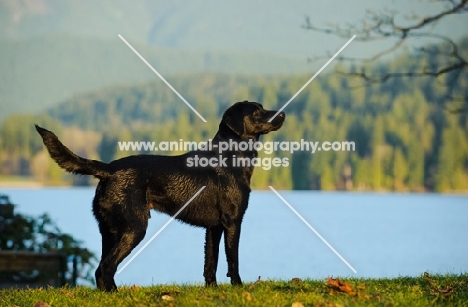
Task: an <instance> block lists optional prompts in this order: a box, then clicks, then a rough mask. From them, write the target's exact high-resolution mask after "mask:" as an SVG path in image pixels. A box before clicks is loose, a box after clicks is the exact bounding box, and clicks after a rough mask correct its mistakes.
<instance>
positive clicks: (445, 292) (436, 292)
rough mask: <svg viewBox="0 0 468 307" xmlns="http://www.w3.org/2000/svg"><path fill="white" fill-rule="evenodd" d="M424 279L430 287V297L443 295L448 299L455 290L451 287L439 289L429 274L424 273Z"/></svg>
mask: <svg viewBox="0 0 468 307" xmlns="http://www.w3.org/2000/svg"><path fill="white" fill-rule="evenodd" d="M424 278H425V279H426V281H427V283H428V284H429V285H430V286H431V288H432V289H431V294H432V295H439V294H441V295H443V296H445V297H450V296H451V295H452V294H453V293H454V292H455V288H454V287H451V286H445V287H443V288H442V287H440V286H439V285H438V284H437V282H436V281H435V280H433V279H432V278H431V276H430V275H429V273H427V272H424Z"/></svg>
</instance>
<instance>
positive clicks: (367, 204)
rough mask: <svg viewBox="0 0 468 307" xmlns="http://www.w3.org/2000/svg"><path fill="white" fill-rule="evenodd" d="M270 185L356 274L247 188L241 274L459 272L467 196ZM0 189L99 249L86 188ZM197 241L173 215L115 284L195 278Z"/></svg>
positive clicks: (271, 200) (272, 199)
mask: <svg viewBox="0 0 468 307" xmlns="http://www.w3.org/2000/svg"><path fill="white" fill-rule="evenodd" d="M279 192H280V194H281V195H282V196H283V197H284V198H285V199H286V200H287V201H288V202H289V203H290V204H291V205H292V206H293V207H294V208H295V209H296V210H297V211H298V212H299V213H300V214H301V215H302V216H303V217H304V219H305V220H306V221H308V223H309V224H310V225H311V226H312V227H313V228H314V229H315V230H316V231H317V232H318V233H319V234H320V235H321V236H322V237H323V238H324V239H325V240H326V241H327V242H328V243H329V244H330V245H331V246H332V247H333V248H334V249H335V250H336V251H337V253H339V254H340V255H341V256H342V257H343V259H345V260H346V261H347V262H348V263H349V265H350V266H352V267H353V268H354V269H355V270H356V271H357V273H354V272H353V271H352V269H351V268H350V267H348V266H347V265H346V264H345V263H344V262H343V261H342V260H341V259H340V258H339V257H338V256H337V255H336V254H335V253H334V252H333V251H332V250H331V249H330V248H329V247H328V246H327V245H326V244H325V243H324V242H323V241H322V240H320V239H319V237H318V236H317V235H316V234H315V233H314V232H312V230H310V229H309V228H308V227H307V226H306V225H305V224H304V223H303V222H302V221H301V220H300V219H299V218H298V217H297V216H296V215H295V214H294V213H293V212H292V211H291V209H289V208H288V207H287V206H286V205H285V204H284V203H283V202H282V201H281V200H280V199H279V198H278V197H277V196H276V195H275V194H274V193H273V192H271V191H258V192H257V191H256V192H253V193H252V195H251V199H250V204H249V209H248V210H247V213H246V215H245V219H244V222H243V228H242V234H241V243H240V256H239V257H240V273H241V276H242V278H243V279H244V280H245V281H253V280H256V279H257V278H258V276H261V278H262V279H279V278H281V279H291V278H294V277H300V278H308V277H309V278H325V277H327V276H347V277H349V276H356V277H396V276H419V275H421V274H422V273H423V272H425V271H427V272H429V273H441V274H445V273H455V274H458V273H466V272H468V227H467V226H468V196H465V195H440V194H380V193H379V194H378V193H341V192H290V191H279ZM0 193H1V194H3V193H5V194H7V195H9V196H10V199H11V200H12V202H13V203H15V204H18V207H17V210H18V212H21V213H24V214H28V215H39V214H42V213H44V212H47V213H49V214H50V215H51V216H52V218H53V219H54V220H55V221H56V222H57V224H58V225H59V227H60V229H61V230H62V231H63V232H66V233H70V234H72V235H73V236H74V237H76V238H77V239H81V240H83V241H84V242H85V246H86V247H88V248H89V249H90V250H92V251H94V252H95V253H96V254H97V255H98V256H100V243H101V238H100V234H99V231H98V228H97V224H96V221H95V220H94V217H93V215H92V212H91V200H92V198H93V195H94V189H93V188H66V189H54V188H46V189H9V190H5V189H3V190H0ZM168 219H169V217H168V216H166V215H162V214H159V213H157V212H154V211H153V212H152V218H151V219H150V223H149V227H148V231H147V235H146V238H145V240H144V241H143V242H142V243H140V245H139V246H138V247H137V248H136V249H135V251H134V253H135V252H136V251H137V250H138V249H139V248H140V247H141V246H143V244H144V243H145V242H146V241H147V240H149V239H150V238H151V236H153V234H155V233H156V232H157V231H158V230H159V229H160V228H161V227H162V226H163V225H164V224H165V223H166V222H167V221H168ZM203 248H204V230H203V229H201V228H195V227H190V226H188V225H184V224H181V223H179V222H177V221H174V222H173V223H171V224H169V226H168V227H167V228H166V229H165V230H164V231H163V232H162V233H161V234H160V235H159V236H158V237H157V238H156V239H155V240H154V241H153V242H151V243H150V244H149V245H148V247H147V248H145V249H144V250H143V252H141V254H140V255H139V256H138V257H137V258H135V260H134V261H133V262H132V263H131V264H130V265H128V266H127V267H126V268H125V269H124V270H123V271H122V273H120V274H118V275H116V283H117V284H118V285H123V284H138V285H151V284H158V283H172V282H176V283H186V282H189V283H203ZM220 251H221V252H220V261H219V267H218V281H221V282H228V281H229V280H228V279H227V277H225V276H226V271H227V268H226V260H225V256H224V246H223V245H222V246H221V247H220ZM132 255H133V254H132ZM129 258H130V257H128V258H127V259H126V260H125V261H124V263H125V262H126V261H127V260H128V259H129ZM120 267H122V265H121V266H120Z"/></svg>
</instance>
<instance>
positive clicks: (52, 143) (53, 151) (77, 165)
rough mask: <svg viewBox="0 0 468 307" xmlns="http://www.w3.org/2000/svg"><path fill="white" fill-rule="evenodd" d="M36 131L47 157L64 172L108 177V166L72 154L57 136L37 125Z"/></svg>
mask: <svg viewBox="0 0 468 307" xmlns="http://www.w3.org/2000/svg"><path fill="white" fill-rule="evenodd" d="M35 126H36V130H37V132H38V133H39V134H40V135H41V137H42V141H43V142H44V145H45V147H46V148H47V151H48V152H49V155H50V156H51V157H52V159H53V160H54V161H55V162H56V163H57V164H58V165H59V166H60V167H61V168H63V169H64V170H66V171H67V172H70V173H74V174H81V175H90V176H94V177H97V178H99V179H103V178H106V177H108V176H109V175H110V171H109V164H107V163H104V162H101V161H96V160H88V159H84V158H82V157H79V156H77V155H76V154H74V153H73V152H72V151H71V150H70V149H68V148H67V147H66V146H65V145H63V144H62V142H60V140H59V139H58V138H57V136H56V135H55V134H54V133H53V132H52V131H49V130H47V129H44V128H42V127H40V126H38V125H37V124H36V125H35Z"/></svg>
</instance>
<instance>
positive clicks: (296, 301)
mask: <svg viewBox="0 0 468 307" xmlns="http://www.w3.org/2000/svg"><path fill="white" fill-rule="evenodd" d="M341 281H342V282H344V283H345V284H347V285H349V286H350V287H351V288H352V292H350V293H351V294H349V293H346V292H340V291H339V290H337V291H335V290H333V289H331V285H330V284H329V283H327V281H326V280H292V281H269V280H267V281H258V282H255V283H246V284H245V285H244V286H242V287H233V286H230V285H224V284H223V285H220V286H218V287H216V288H205V287H204V286H202V285H158V286H151V287H139V286H131V287H120V288H119V291H118V292H116V293H103V292H100V291H99V290H97V289H95V288H89V287H77V288H68V287H64V288H49V289H26V290H18V289H6V290H0V305H1V306H30V307H33V306H34V305H35V304H36V303H38V302H44V303H46V304H47V305H42V306H51V307H54V306H112V307H118V306H297V307H300V306H323V307H328V306H389V307H390V306H468V274H464V275H458V276H457V275H446V276H441V275H437V276H430V277H429V276H428V275H427V276H421V277H399V278H394V279H342V280H341ZM351 288H349V287H348V289H351ZM353 292H354V293H353Z"/></svg>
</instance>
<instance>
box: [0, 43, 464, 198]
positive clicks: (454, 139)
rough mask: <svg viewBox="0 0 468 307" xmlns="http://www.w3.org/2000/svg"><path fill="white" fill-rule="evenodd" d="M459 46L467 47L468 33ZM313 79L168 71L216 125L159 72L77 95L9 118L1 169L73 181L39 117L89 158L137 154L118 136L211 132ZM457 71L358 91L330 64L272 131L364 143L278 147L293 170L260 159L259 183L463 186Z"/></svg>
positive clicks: (394, 65) (278, 135) (422, 61)
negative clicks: (326, 148) (236, 109)
mask: <svg viewBox="0 0 468 307" xmlns="http://www.w3.org/2000/svg"><path fill="white" fill-rule="evenodd" d="M459 46H460V50H465V51H467V50H468V39H465V40H464V41H463V42H461V43H460V45H459ZM437 60H438V59H436V58H431V59H429V58H416V57H414V56H411V55H404V56H401V57H400V58H398V59H396V60H395V61H392V62H389V63H386V64H380V65H378V66H377V67H374V69H376V70H379V71H400V70H401V69H402V68H404V69H405V70H408V69H411V68H418V67H426V66H427V65H438V63H437ZM355 69H358V68H355ZM310 77H311V75H310V74H307V75H305V74H304V75H294V76H285V75H284V76H279V75H276V76H251V75H249V76H248V75H245V76H243V75H233V74H193V75H178V76H173V77H172V78H168V80H169V82H170V83H171V84H172V85H173V86H174V87H175V88H176V89H177V90H178V91H179V92H180V93H181V94H182V95H183V96H184V97H185V98H186V99H187V100H188V101H189V102H191V103H192V104H193V106H194V107H195V108H196V109H197V110H198V112H199V113H201V114H202V115H203V116H204V117H205V118H206V119H207V121H208V123H203V122H202V121H201V120H200V119H199V118H198V117H197V116H196V115H195V114H194V113H193V112H192V111H191V110H190V109H189V108H187V107H186V106H185V104H184V103H183V102H182V101H181V100H180V99H179V98H178V97H177V96H176V95H175V94H173V93H172V92H171V90H170V89H168V88H167V86H166V85H165V84H163V83H162V82H161V81H160V80H155V81H154V82H151V83H146V84H138V85H134V86H115V87H109V88H106V89H103V90H100V91H94V92H88V93H84V94H82V95H76V96H75V97H72V98H70V99H69V100H67V101H64V102H63V103H62V104H60V105H59V106H58V107H55V108H52V109H50V110H48V111H47V113H46V114H42V115H37V116H32V115H31V116H15V117H9V118H7V119H6V120H5V121H4V122H3V124H2V126H1V127H0V129H1V130H0V135H1V138H2V141H1V147H0V159H1V163H2V164H1V173H2V174H10V175H13V174H22V175H33V176H35V177H36V178H40V179H41V180H43V181H44V182H46V183H58V182H60V181H61V180H63V179H64V178H65V180H70V178H71V177H69V176H65V177H64V175H63V172H61V171H60V170H58V169H57V167H56V166H55V165H54V164H53V163H52V162H50V159H48V157H47V156H46V155H45V153H44V152H43V149H42V146H41V143H40V138H39V136H38V135H37V134H36V133H35V132H34V131H33V123H34V122H38V123H42V124H44V125H45V126H46V127H47V128H50V129H52V130H55V131H57V133H58V134H59V136H60V137H61V138H62V139H63V141H64V143H66V144H67V145H70V148H72V149H73V150H75V151H77V152H78V153H80V154H81V155H83V156H87V157H90V158H100V159H103V160H105V161H109V160H111V159H114V158H118V157H122V156H126V155H129V154H132V152H120V151H118V148H117V141H130V140H131V141H155V142H159V141H178V140H179V139H183V140H188V141H201V140H207V139H208V138H210V137H212V136H214V134H215V133H216V131H217V126H218V124H219V120H220V117H221V114H222V112H223V111H224V110H225V109H226V107H227V106H229V105H230V104H232V103H234V102H236V101H241V100H246V99H248V100H251V101H258V102H261V103H263V105H264V106H265V108H268V109H274V108H279V107H281V106H282V105H283V104H284V103H285V102H286V101H287V100H289V98H290V97H291V96H292V95H294V94H295V93H296V92H297V90H298V89H299V88H301V86H302V85H303V84H304V83H305V82H306V81H307V80H308V79H309V78H310ZM451 77H452V76H451V75H450V74H447V75H444V76H443V77H441V78H440V79H439V80H435V79H431V78H408V77H405V78H395V79H391V80H389V81H388V82H386V83H383V84H376V85H373V86H369V87H359V88H355V89H354V88H353V87H354V85H356V83H355V82H354V81H353V80H351V79H349V77H346V76H343V75H339V74H333V73H323V74H322V75H321V76H320V77H319V78H317V79H316V80H314V81H313V82H312V83H311V84H310V85H309V86H308V87H307V88H306V89H304V91H303V92H302V93H301V94H300V95H299V96H298V97H297V98H296V99H295V100H294V101H293V102H292V103H291V104H290V105H289V106H288V107H287V108H286V109H285V112H286V114H287V118H286V122H285V124H284V126H283V128H282V129H281V130H280V131H278V132H274V133H271V134H269V135H267V137H266V138H265V139H266V140H273V139H275V140H285V141H299V140H300V139H301V138H303V139H305V140H308V141H319V142H323V141H330V142H333V141H354V142H355V144H356V151H354V152H332V151H330V152H316V153H315V154H311V153H310V152H298V153H294V154H293V155H291V154H289V153H286V152H275V153H273V154H272V155H271V156H272V157H273V156H279V157H287V158H289V161H290V165H289V167H279V168H272V169H271V170H268V171H266V170H263V169H261V168H257V169H256V170H255V173H254V178H253V186H254V188H257V189H262V188H266V187H267V186H268V185H273V186H275V187H276V188H278V189H280V188H281V189H322V190H377V191H380V190H385V191H467V190H468V114H466V113H459V114H454V113H450V112H448V111H447V110H446V109H445V107H446V106H447V105H449V104H450V103H451V102H449V101H447V99H446V97H447V95H448V94H453V95H455V94H460V93H464V94H465V95H466V93H467V89H468V74H467V73H466V72H462V76H461V77H460V78H459V79H458V84H457V85H456V86H455V89H454V91H455V92H453V93H448V92H447V88H446V87H444V86H443V85H442V84H443V82H444V81H446V80H450V78H451ZM455 104H456V102H455ZM449 106H454V105H453V103H452V104H451V105H449ZM166 154H167V153H166ZM262 155H263V156H267V155H266V154H264V153H262Z"/></svg>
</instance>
